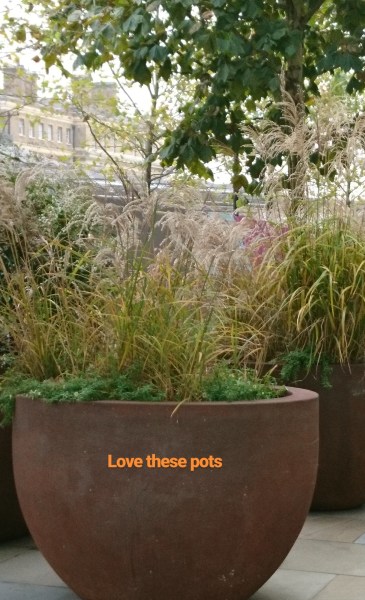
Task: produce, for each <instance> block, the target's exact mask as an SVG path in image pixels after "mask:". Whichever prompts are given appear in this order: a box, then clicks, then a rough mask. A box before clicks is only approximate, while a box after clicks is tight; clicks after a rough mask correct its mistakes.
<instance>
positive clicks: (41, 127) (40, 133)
mask: <svg viewBox="0 0 365 600" xmlns="http://www.w3.org/2000/svg"><path fill="white" fill-rule="evenodd" d="M38 139H40V140H43V139H44V125H43V123H39V125H38Z"/></svg>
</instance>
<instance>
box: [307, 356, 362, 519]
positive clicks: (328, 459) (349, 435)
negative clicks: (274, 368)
mask: <svg viewBox="0 0 365 600" xmlns="http://www.w3.org/2000/svg"><path fill="white" fill-rule="evenodd" d="M330 381H331V386H332V387H331V388H328V389H326V388H324V387H323V386H321V384H320V381H319V380H318V378H317V377H316V376H315V374H313V373H312V374H309V375H308V376H307V377H305V378H304V379H302V380H301V382H300V383H301V385H304V386H305V387H308V388H309V389H311V390H314V391H316V392H317V393H318V394H319V467H318V477H317V483H316V487H315V491H314V497H313V503H312V509H313V510H344V509H350V508H356V507H358V506H360V505H361V504H364V503H365V365H361V364H357V365H351V368H350V370H349V369H348V368H345V367H344V368H342V367H341V366H340V365H334V366H333V367H332V374H331V376H330Z"/></svg>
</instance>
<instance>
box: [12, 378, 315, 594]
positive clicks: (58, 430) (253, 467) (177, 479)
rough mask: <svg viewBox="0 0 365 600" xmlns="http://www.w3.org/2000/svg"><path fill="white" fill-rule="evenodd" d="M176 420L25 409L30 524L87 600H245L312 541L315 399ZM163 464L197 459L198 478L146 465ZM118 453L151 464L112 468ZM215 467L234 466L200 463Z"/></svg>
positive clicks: (203, 409)
mask: <svg viewBox="0 0 365 600" xmlns="http://www.w3.org/2000/svg"><path fill="white" fill-rule="evenodd" d="M300 394H301V397H302V399H299V398H300ZM172 409H173V405H172V406H171V405H168V404H164V403H162V404H146V403H144V404H141V403H124V402H114V403H112V402H99V403H90V404H87V405H85V404H79V405H57V406H55V405H54V406H49V405H46V404H43V403H41V402H39V401H31V400H29V399H27V398H18V399H17V405H16V416H15V422H14V434H13V440H14V442H13V444H14V445H13V450H14V465H15V477H16V484H17V489H18V494H19V498H20V502H21V505H22V508H23V511H24V514H25V518H26V521H27V523H28V525H29V528H30V531H31V533H32V535H33V537H34V540H35V542H36V544H37V545H38V547H39V548H40V550H41V551H42V553H43V554H44V556H45V557H46V559H47V560H48V561H49V563H50V564H51V565H52V567H53V568H54V569H55V570H56V572H57V573H58V574H59V575H60V576H61V578H62V579H63V580H64V581H65V582H66V583H67V584H68V585H69V586H70V587H71V588H72V589H73V590H74V591H75V592H76V593H77V594H78V595H79V596H80V597H81V598H83V599H84V600H105V599H106V598H107V599H108V600H120V598H121V596H123V598H125V599H126V600H141V599H143V598H148V599H149V600H161V599H165V598H173V599H174V600H207V598H209V600H245V599H247V598H249V597H250V596H251V595H252V594H253V593H254V592H255V591H256V590H257V589H258V588H259V587H260V586H261V585H262V584H263V583H264V582H265V581H266V580H267V579H268V578H269V577H270V576H271V575H272V573H273V572H274V571H275V570H276V569H277V567H278V566H279V565H280V563H281V562H282V560H283V559H284V558H285V556H286V554H287V553H288V551H289V550H290V548H291V546H292V544H293V543H294V541H295V539H296V537H297V536H298V534H299V532H300V529H301V527H302V525H303V522H304V520H305V517H306V514H307V511H308V509H309V506H310V502H311V499H312V494H313V489H314V484H315V479H316V471H317V458H318V457H317V452H318V405H317V397H316V394H314V393H312V392H308V391H306V390H302V391H299V392H297V391H295V392H294V393H293V396H292V397H291V399H290V400H288V399H283V400H281V399H280V400H274V401H260V402H251V403H234V404H226V403H217V404H214V405H213V404H189V405H183V406H181V407H180V408H179V410H178V411H177V412H176V413H175V415H174V416H173V417H171V413H172ZM152 453H154V454H156V455H157V456H158V457H176V458H179V457H183V458H186V459H187V463H188V464H187V467H186V468H151V467H150V468H147V466H146V456H147V455H151V454H152ZM108 455H111V456H112V460H111V463H113V461H114V459H116V457H126V456H127V457H134V458H135V457H139V458H142V459H143V462H144V464H143V466H142V467H141V468H135V467H133V468H128V469H125V468H124V469H121V468H114V467H113V468H108ZM210 456H211V457H213V458H215V459H216V458H220V459H221V460H222V466H221V468H219V467H218V466H215V467H214V466H208V467H205V468H203V467H201V468H197V469H196V470H194V471H191V468H190V462H191V458H202V457H205V458H208V459H209V457H210ZM114 462H115V461H114ZM204 464H205V463H204ZM212 464H213V463H212Z"/></svg>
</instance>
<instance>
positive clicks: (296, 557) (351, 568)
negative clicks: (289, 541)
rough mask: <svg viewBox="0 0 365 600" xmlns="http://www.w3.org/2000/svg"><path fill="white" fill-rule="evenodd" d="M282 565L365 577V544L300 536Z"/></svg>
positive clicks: (292, 568)
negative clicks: (307, 538) (309, 538)
mask: <svg viewBox="0 0 365 600" xmlns="http://www.w3.org/2000/svg"><path fill="white" fill-rule="evenodd" d="M282 567H283V568H284V569H291V570H297V571H313V572H314V573H333V574H336V575H359V576H362V577H365V546H364V545H361V544H350V543H346V542H328V541H323V540H306V539H303V538H299V539H298V540H297V542H296V543H295V544H294V546H293V548H292V550H291V552H290V554H289V555H288V557H287V558H286V559H285V561H284V563H283V564H282ZM343 600H351V599H350V598H346V599H345V598H343Z"/></svg>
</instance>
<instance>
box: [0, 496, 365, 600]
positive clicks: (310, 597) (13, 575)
mask: <svg viewBox="0 0 365 600" xmlns="http://www.w3.org/2000/svg"><path fill="white" fill-rule="evenodd" d="M283 526H285V523H284V524H283ZM77 598H78V597H77V596H76V595H75V594H74V593H73V592H71V591H70V590H69V589H68V588H67V586H65V584H64V583H63V582H62V581H61V580H60V579H59V577H57V575H56V574H55V573H54V571H53V570H52V569H51V568H50V566H49V565H48V564H47V562H46V561H45V560H44V559H43V557H42V556H41V554H40V553H39V552H38V550H37V549H36V548H35V546H34V544H33V542H32V540H30V539H29V538H25V539H22V540H17V541H15V542H10V543H7V544H2V545H0V600H77ZM364 598H365V507H364V508H361V509H357V510H351V511H345V512H333V513H330V512H327V513H312V514H310V515H309V516H308V518H307V520H306V523H305V525H304V527H303V530H302V532H301V534H300V536H299V539H298V540H297V542H296V544H295V546H294V548H293V549H292V551H291V552H290V554H289V555H288V557H287V558H286V560H285V562H284V563H283V564H282V566H281V568H280V569H279V570H278V571H277V572H276V573H275V575H273V577H271V579H270V580H269V581H268V582H267V583H266V584H265V585H264V586H263V587H262V588H261V590H260V591H259V592H257V593H256V594H255V595H254V596H253V597H252V600H364ZM103 600H109V598H104V599H103ZM161 600H174V599H173V598H161ZM207 600H209V598H207Z"/></svg>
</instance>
